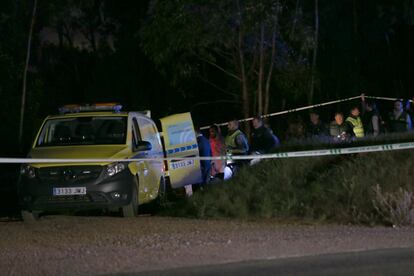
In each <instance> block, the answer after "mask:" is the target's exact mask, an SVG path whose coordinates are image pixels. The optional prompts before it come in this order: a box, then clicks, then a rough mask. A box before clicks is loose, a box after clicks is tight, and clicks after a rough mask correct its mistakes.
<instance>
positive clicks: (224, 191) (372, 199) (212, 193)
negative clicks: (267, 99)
mask: <svg viewBox="0 0 414 276" xmlns="http://www.w3.org/2000/svg"><path fill="white" fill-rule="evenodd" d="M412 153H413V151H404V152H386V153H370V154H355V155H347V156H327V157H316V158H291V159H274V160H266V161H261V162H260V163H259V164H257V165H255V166H252V167H246V168H243V169H241V170H240V172H239V174H238V175H236V176H235V177H234V178H233V179H231V180H228V181H225V182H220V183H217V184H211V185H208V186H207V187H206V188H205V189H203V190H202V191H199V192H197V193H196V194H195V195H194V196H193V197H192V198H190V199H189V200H188V201H187V202H185V204H184V205H182V206H180V207H179V208H174V209H173V211H172V212H173V213H172V214H174V215H185V216H196V217H235V218H269V217H273V218H298V217H299V218H313V219H318V220H320V219H326V220H329V221H338V222H352V223H369V224H372V223H377V222H384V221H387V220H388V219H386V217H387V216H390V215H389V214H390V213H389V212H388V213H387V212H385V209H384V208H382V207H380V203H379V202H380V201H378V199H377V196H378V194H377V193H376V192H375V190H373V189H372V187H375V186H376V185H379V187H381V189H382V191H386V192H396V191H399V189H400V187H402V189H405V191H411V190H413V188H414V183H413V179H414V170H412V168H413V165H414V158H413V156H412ZM400 199H401V197H400ZM400 199H396V200H397V201H399V200H400ZM389 200H391V199H388V201H389ZM393 204H394V205H393V206H397V205H395V202H394V203H393ZM400 207H401V208H402V206H400ZM400 207H398V208H400ZM398 208H397V209H398ZM401 208H400V209H401ZM397 209H395V210H397ZM400 209H398V210H400ZM395 212H397V211H395ZM399 212H400V211H398V212H397V214H398V213H399ZM401 212H402V211H401ZM170 214H171V213H170ZM385 214H388V215H385ZM397 217H398V216H397ZM395 219H396V218H393V221H396V220H395ZM389 220H391V218H390V219H389Z"/></svg>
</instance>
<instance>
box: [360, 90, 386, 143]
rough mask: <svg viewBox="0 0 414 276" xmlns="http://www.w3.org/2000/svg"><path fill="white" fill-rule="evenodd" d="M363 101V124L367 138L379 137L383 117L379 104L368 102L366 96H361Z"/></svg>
mask: <svg viewBox="0 0 414 276" xmlns="http://www.w3.org/2000/svg"><path fill="white" fill-rule="evenodd" d="M361 100H362V124H363V125H364V131H365V134H366V135H367V136H373V137H377V136H378V135H379V134H380V129H381V123H382V122H381V116H380V114H379V111H378V108H377V104H376V103H375V102H373V101H366V100H365V95H364V94H362V95H361Z"/></svg>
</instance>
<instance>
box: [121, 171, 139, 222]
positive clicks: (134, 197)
mask: <svg viewBox="0 0 414 276" xmlns="http://www.w3.org/2000/svg"><path fill="white" fill-rule="evenodd" d="M137 184H138V179H137V180H136V183H134V185H132V193H131V202H130V203H129V204H128V205H126V206H124V207H122V215H123V216H124V217H125V218H132V217H136V216H137V215H138V187H137V186H138V185H137Z"/></svg>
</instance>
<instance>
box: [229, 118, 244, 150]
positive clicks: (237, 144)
mask: <svg viewBox="0 0 414 276" xmlns="http://www.w3.org/2000/svg"><path fill="white" fill-rule="evenodd" d="M227 128H228V133H227V136H226V139H225V144H226V150H227V153H229V154H232V155H247V154H248V153H249V143H248V141H247V137H246V135H245V134H244V133H243V132H242V131H241V130H240V129H239V121H238V120H237V119H233V120H231V121H229V122H228V125H227Z"/></svg>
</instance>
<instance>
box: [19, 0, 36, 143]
mask: <svg viewBox="0 0 414 276" xmlns="http://www.w3.org/2000/svg"><path fill="white" fill-rule="evenodd" d="M36 9H37V0H34V1H33V10H32V18H31V21H30V28H29V34H28V38H27V50H26V61H25V65H24V71H23V85H22V101H21V106H20V124H19V145H20V147H21V146H22V140H23V123H24V112H25V105H26V84H27V71H28V69H29V62H30V53H31V47H32V35H33V28H34V24H35V19H36Z"/></svg>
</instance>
